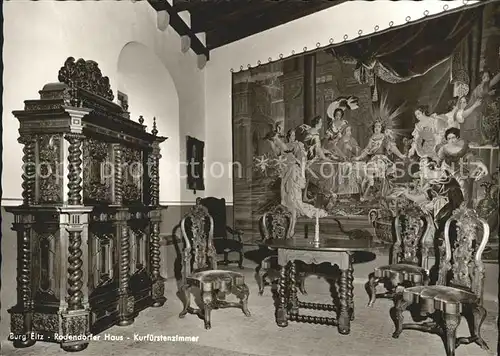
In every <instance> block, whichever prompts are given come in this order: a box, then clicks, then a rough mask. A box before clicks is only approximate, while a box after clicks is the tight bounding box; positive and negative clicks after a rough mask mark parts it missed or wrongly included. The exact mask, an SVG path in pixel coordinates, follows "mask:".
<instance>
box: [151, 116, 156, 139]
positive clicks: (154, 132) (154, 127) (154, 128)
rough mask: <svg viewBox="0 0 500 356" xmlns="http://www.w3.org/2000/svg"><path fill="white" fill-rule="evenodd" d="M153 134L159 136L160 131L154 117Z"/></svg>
mask: <svg viewBox="0 0 500 356" xmlns="http://www.w3.org/2000/svg"><path fill="white" fill-rule="evenodd" d="M151 133H152V134H153V135H154V136H156V135H158V130H157V129H156V117H153V129H152V130H151Z"/></svg>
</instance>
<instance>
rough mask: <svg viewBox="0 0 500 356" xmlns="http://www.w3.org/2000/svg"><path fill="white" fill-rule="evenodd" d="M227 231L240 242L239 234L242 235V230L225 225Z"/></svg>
mask: <svg viewBox="0 0 500 356" xmlns="http://www.w3.org/2000/svg"><path fill="white" fill-rule="evenodd" d="M226 230H227V232H229V233H230V234H231V235H233V239H235V240H238V241H240V242H241V235H243V231H241V230H238V229H233V228H231V227H229V226H226Z"/></svg>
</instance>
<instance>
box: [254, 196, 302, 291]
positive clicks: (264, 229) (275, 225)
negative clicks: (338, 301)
mask: <svg viewBox="0 0 500 356" xmlns="http://www.w3.org/2000/svg"><path fill="white" fill-rule="evenodd" d="M259 227H260V232H261V236H262V240H263V241H264V242H268V241H271V240H273V239H288V238H290V235H291V227H292V214H291V213H290V212H289V211H288V209H287V208H286V207H284V206H283V205H276V206H274V207H273V208H271V210H269V211H268V212H266V213H264V215H262V216H261V218H260V220H259ZM266 254H267V256H266V257H265V258H264V259H263V260H262V262H261V263H260V264H259V265H258V266H257V268H256V269H255V279H256V280H257V285H258V286H259V295H262V294H263V293H264V287H265V286H266V285H272V284H274V283H277V282H278V280H279V278H280V271H281V267H280V265H279V264H278V253H277V251H276V250H272V249H267V251H266ZM305 278H306V274H305V272H299V273H297V285H298V287H299V290H300V292H301V293H302V294H307V293H306V290H305V286H304V283H305Z"/></svg>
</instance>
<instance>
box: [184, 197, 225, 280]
mask: <svg viewBox="0 0 500 356" xmlns="http://www.w3.org/2000/svg"><path fill="white" fill-rule="evenodd" d="M181 231H182V237H183V240H184V250H183V256H182V268H183V271H182V277H183V279H184V278H185V277H187V276H189V275H190V274H191V273H193V272H197V271H203V270H209V269H216V268H217V259H216V257H217V253H216V251H215V247H214V244H213V233H214V222H213V219H212V217H211V216H210V214H209V213H208V210H207V208H206V207H204V206H203V205H201V198H198V199H196V205H195V206H194V207H193V208H191V210H190V211H189V213H187V214H186V216H185V217H184V218H183V219H182V221H181Z"/></svg>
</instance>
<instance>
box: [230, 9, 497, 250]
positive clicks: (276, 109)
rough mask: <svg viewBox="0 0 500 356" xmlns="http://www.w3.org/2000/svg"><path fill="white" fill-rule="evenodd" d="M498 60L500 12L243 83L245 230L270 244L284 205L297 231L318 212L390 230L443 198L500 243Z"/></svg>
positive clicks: (388, 38)
mask: <svg viewBox="0 0 500 356" xmlns="http://www.w3.org/2000/svg"><path fill="white" fill-rule="evenodd" d="M499 52H500V6H499V4H498V3H492V2H489V3H483V4H481V5H480V6H474V7H467V8H464V9H462V10H460V11H455V12H450V13H446V14H444V15H441V16H439V17H437V18H429V19H427V20H425V21H422V22H419V23H416V24H411V25H408V26H405V27H401V28H398V29H394V30H391V31H389V32H386V33H382V34H377V35H374V36H371V37H368V38H363V39H360V40H359V41H354V42H350V43H346V44H342V45H337V46H333V47H331V48H327V49H322V50H318V51H316V52H315V53H307V54H304V55H301V56H296V57H293V58H290V59H285V60H282V61H279V62H274V63H269V64H266V65H261V66H259V67H256V68H252V69H249V70H245V71H241V72H238V73H234V74H233V160H234V161H235V162H239V163H240V164H236V165H235V166H234V167H235V171H234V172H233V182H234V190H233V191H234V216H235V226H237V227H238V228H240V229H242V230H243V231H245V232H246V234H245V235H246V238H247V239H252V238H255V237H257V236H258V235H259V227H258V219H259V217H260V216H261V214H262V213H263V212H265V211H266V210H267V209H269V207H271V206H272V205H275V204H283V205H285V206H287V207H288V208H289V209H290V210H291V211H292V212H293V214H294V217H295V223H296V226H295V233H296V234H303V233H304V228H303V227H302V226H301V225H302V223H301V221H304V220H303V219H309V220H310V219H311V218H314V217H316V216H320V217H321V218H322V219H326V220H327V219H335V218H338V217H339V216H349V217H363V218H366V219H365V221H368V216H370V217H371V218H372V220H375V221H374V222H375V223H377V221H378V222H383V221H382V220H384V219H389V218H390V217H391V216H393V215H394V214H396V213H397V204H396V203H397V202H399V203H401V198H402V197H404V198H407V199H408V197H410V198H411V197H414V196H415V195H416V192H417V191H420V192H427V193H429V192H430V191H431V190H432V191H433V192H434V193H432V194H427V195H430V197H429V198H428V199H427V200H426V204H427V208H428V209H431V210H432V212H433V214H435V218H436V219H437V220H439V219H441V218H443V216H444V217H446V216H448V213H446V212H447V211H448V210H450V209H452V208H455V207H457V206H459V205H460V204H462V202H463V203H465V204H468V205H469V206H473V207H475V208H476V209H478V211H479V212H480V213H481V215H482V216H483V217H484V218H485V219H488V222H489V223H490V226H491V228H492V235H491V236H492V237H491V238H490V241H491V240H493V244H497V241H498V240H497V239H495V238H494V237H495V236H497V235H498V234H497V231H498V215H497V213H496V212H497V209H498V136H499V105H500V100H499V94H500V91H499V90H500V87H499V86H498V85H497V83H498V82H499V81H500V73H499V71H500V60H499V56H500V54H499ZM457 163H460V164H459V165H458V164H457ZM459 166H460V168H458V167H459ZM430 171H433V172H434V173H433V174H434V175H435V177H433V178H430V175H431V174H430V173H428V172H430ZM425 177H427V178H425ZM444 177H446V179H448V180H447V181H446V180H445V179H444ZM424 178H425V179H424ZM418 181H419V182H420V183H421V185H424V186H425V184H427V186H426V187H427V188H428V187H432V189H431V190H427V191H425V189H424V188H423V187H422V186H421V187H417V185H418V184H417V183H418ZM438 181H439V184H438ZM450 181H453V182H454V183H457V184H458V186H459V189H458V190H459V191H458V192H455V193H457V194H455V195H453V194H452V193H447V192H451V191H454V190H453V189H450V184H448V183H447V182H450ZM424 183H425V184H424ZM419 189H420V190H419ZM419 203H422V202H419ZM440 214H441V215H440ZM443 214H444V215H443ZM300 217H302V218H300ZM301 219H302V220H301ZM375 226H377V225H376V224H375ZM375 237H377V236H375ZM378 238H380V239H383V236H378Z"/></svg>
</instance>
